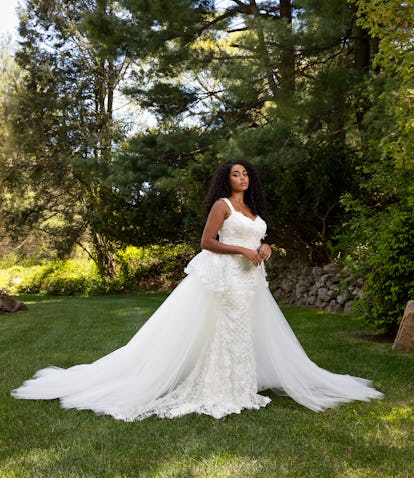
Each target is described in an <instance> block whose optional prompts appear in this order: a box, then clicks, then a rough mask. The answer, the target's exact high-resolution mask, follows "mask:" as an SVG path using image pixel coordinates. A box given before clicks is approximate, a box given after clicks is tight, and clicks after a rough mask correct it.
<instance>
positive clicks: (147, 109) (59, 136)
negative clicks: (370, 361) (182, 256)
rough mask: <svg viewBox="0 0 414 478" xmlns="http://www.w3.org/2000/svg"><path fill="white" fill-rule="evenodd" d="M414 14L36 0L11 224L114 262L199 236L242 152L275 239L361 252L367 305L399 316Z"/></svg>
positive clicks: (304, 0)
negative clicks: (216, 192) (206, 200)
mask: <svg viewBox="0 0 414 478" xmlns="http://www.w3.org/2000/svg"><path fill="white" fill-rule="evenodd" d="M412 23H413V12H412V6H411V5H409V4H407V3H404V2H397V1H394V0H393V1H392V2H385V1H384V2H382V1H378V2H375V3H372V2H369V1H365V0H357V1H353V2H349V1H346V0H339V1H338V0H327V1H324V2H319V1H316V0H301V1H296V2H293V1H290V0H280V1H271V2H270V1H259V0H228V1H216V2H214V1H210V0H199V1H191V0H170V1H168V2H157V1H153V2H143V1H141V0H128V1H127V0H124V1H110V0H76V1H72V2H68V1H65V0H37V1H34V0H26V1H25V3H24V5H23V10H22V15H21V27H20V34H21V41H20V44H19V46H18V48H17V53H16V61H17V64H18V65H19V68H20V70H21V72H22V73H21V76H20V77H19V81H18V82H17V83H16V84H15V85H14V86H13V88H11V89H9V90H8V91H7V94H5V95H4V101H3V110H2V111H3V113H4V114H3V126H2V127H3V130H4V128H6V129H7V130H8V131H10V134H8V138H9V139H8V144H9V145H11V146H9V149H10V147H11V148H12V149H13V154H11V153H10V152H7V151H6V150H5V149H3V156H2V161H3V168H2V171H1V173H0V175H1V184H2V185H3V188H6V189H4V191H6V192H7V195H6V196H5V197H6V200H5V201H4V202H3V205H6V206H7V211H8V214H7V218H6V219H5V221H7V227H8V230H9V231H12V230H16V231H18V232H19V233H20V234H21V235H23V236H24V235H25V234H27V231H28V230H31V231H33V229H34V228H37V230H39V231H43V237H46V238H47V240H48V241H49V240H50V238H54V244H55V246H56V247H57V249H56V250H57V251H59V253H60V254H61V255H64V254H66V253H67V252H69V251H70V250H71V247H72V246H73V244H75V243H80V244H82V245H83V246H84V247H86V245H87V244H91V245H92V248H88V250H89V252H90V253H91V255H92V256H93V257H94V259H95V260H96V261H97V263H98V264H99V266H100V270H101V272H102V273H104V274H108V275H110V274H112V273H113V265H112V253H113V252H114V250H115V249H116V248H117V247H119V246H121V245H125V244H133V245H143V244H154V243H160V242H165V241H177V240H178V241H183V240H185V241H190V242H194V243H196V242H197V241H198V238H199V235H200V231H201V227H202V223H203V215H204V212H203V206H202V197H203V195H204V193H205V192H206V188H207V185H208V180H209V178H210V177H211V174H212V172H213V170H214V168H215V167H216V165H217V164H218V163H219V162H221V161H222V160H223V159H226V158H230V157H243V158H247V159H249V160H250V161H252V162H253V163H254V164H255V165H256V167H257V169H258V170H259V173H260V175H261V177H262V178H263V183H264V187H265V189H266V193H267V199H268V221H269V224H270V226H271V227H270V231H269V239H270V240H271V241H272V242H273V243H275V244H276V245H278V246H279V247H280V248H283V249H285V250H286V252H287V254H288V255H289V256H290V257H291V258H298V259H300V260H306V261H310V262H312V263H326V262H327V261H330V260H338V258H339V259H341V260H342V259H344V258H345V261H347V262H352V264H357V265H358V264H360V265H361V267H360V270H361V269H364V273H365V274H368V275H367V277H368V282H367V288H366V292H367V293H366V296H365V299H364V300H365V302H364V303H363V307H364V310H365V313H366V314H367V315H369V316H370V317H372V318H374V317H376V318H375V319H374V320H375V321H376V322H377V323H379V322H378V320H379V316H377V315H378V314H380V312H378V313H377V312H375V310H378V311H380V310H385V309H386V310H389V311H390V314H391V315H389V316H387V317H388V318H387V319H386V321H387V323H392V324H393V325H392V326H390V328H389V329H388V330H391V329H393V328H395V324H396V321H397V320H398V319H397V317H398V315H399V313H400V310H401V307H403V305H404V302H405V301H404V297H407V298H408V297H409V296H411V295H412V294H413V288H412V282H410V280H411V279H410V277H412V272H413V271H412V268H410V267H411V266H409V265H408V264H412V263H413V261H412V257H411V249H410V247H409V246H408V244H411V243H412V236H411V234H412V224H411V222H410V217H411V210H412V205H413V202H412V196H413V194H412V182H411V180H410V178H411V177H412V167H413V166H412V157H413V139H412V138H413V137H414V136H413V134H412V124H413V123H412V121H407V118H412V91H413V88H412V87H413V85H412V74H411V69H410V68H411V65H412V58H411V57H412V52H411V50H410V42H411V41H412V28H411V27H412ZM391 26H392V27H393V28H391ZM121 99H122V101H123V103H125V102H130V105H132V109H131V110H130V116H129V118H125V116H124V117H121V116H119V115H117V114H116V110H117V107H118V105H119V104H120V100H121ZM144 115H145V118H147V119H148V121H146V122H145V121H144V122H143V121H142V117H143V116H144ZM18 198H19V199H18ZM3 209H4V207H3ZM389 224H391V225H392V226H391V227H388V225H389ZM390 230H392V231H394V232H393V234H391V235H390V234H389V231H390ZM396 231H405V232H404V233H402V234H403V236H401V240H400V239H398V240H397V241H396V242H395V244H394V245H393V243H392V241H393V240H394V239H395V237H396V236H397V232H396ZM398 237H400V236H398ZM393 238H394V239H393ZM390 241H391V242H390ZM394 246H395V247H394ZM391 250H393V251H395V252H393V253H391V252H390V253H389V255H387V254H386V251H391ZM403 258H404V259H403ZM386 264H390V265H391V264H393V265H395V268H397V269H398V270H400V271H403V272H401V274H400V276H399V277H400V279H398V280H399V281H400V282H399V284H398V285H397V284H396V283H395V282H393V279H391V278H389V279H387V278H386V277H388V276H389V277H391V276H393V277H394V276H395V270H396V269H395V268H391V267H389V266H387V265H386ZM387 271H388V272H387ZM387 274H388V276H387ZM390 281H391V282H390ZM379 284H382V285H381V286H380V285H379ZM377 285H378V288H377V289H376V287H377ZM387 291H388V292H390V293H389V294H388V292H387ZM391 291H392V292H391ZM380 297H382V298H383V299H380ZM384 298H385V299H384ZM381 300H382V302H381ZM384 300H385V302H384ZM397 302H398V303H399V305H398V306H397ZM376 314H377V315H376ZM392 314H394V315H392ZM386 328H387V327H384V329H386Z"/></svg>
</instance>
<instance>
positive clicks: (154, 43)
mask: <svg viewBox="0 0 414 478" xmlns="http://www.w3.org/2000/svg"><path fill="white" fill-rule="evenodd" d="M125 5H126V8H127V9H128V11H129V15H128V16H125V18H120V17H118V18H114V19H112V20H113V26H112V31H115V30H116V34H113V35H109V36H108V35H107V33H108V30H107V28H105V29H101V31H100V30H99V28H98V29H96V28H95V29H94V34H95V35H96V36H97V38H99V40H100V41H102V42H104V43H106V44H107V45H110V46H111V47H112V48H121V49H123V51H125V52H128V55H129V56H130V57H131V60H132V61H133V62H137V63H138V68H136V69H135V71H134V73H133V76H132V81H133V84H132V85H131V86H130V87H129V88H128V90H127V93H128V94H129V95H130V96H131V97H132V98H133V99H135V100H136V101H137V102H138V103H139V104H140V105H141V106H145V107H147V108H150V109H151V111H152V112H153V113H154V114H155V116H156V117H157V126H156V130H157V132H156V133H155V135H154V132H153V131H149V132H148V140H149V142H151V140H150V138H154V137H155V136H157V135H158V134H159V136H158V137H159V138H162V143H163V144H165V143H166V142H168V139H167V138H168V137H170V141H169V142H170V144H172V143H173V142H176V144H177V145H183V144H186V146H185V149H184V150H182V151H179V150H178V148H174V147H172V148H171V149H170V153H169V154H168V159H167V156H166V155H164V154H162V153H161V154H159V155H157V153H156V157H157V161H154V162H153V168H152V169H153V171H154V173H155V176H157V173H156V172H155V171H156V169H157V168H159V172H162V174H163V175H164V178H163V180H162V181H160V180H159V178H160V176H159V177H158V179H156V180H155V181H154V182H152V181H149V182H147V183H146V185H147V187H148V190H149V189H151V191H152V193H155V194H160V195H162V194H163V193H164V192H166V191H167V190H168V191H169V194H170V198H172V197H174V198H175V199H177V198H179V197H181V203H180V204H181V206H180V207H181V209H180V210H181V211H182V210H183V207H184V209H186V208H187V209H188V210H195V209H197V208H196V206H195V205H194V204H192V203H191V201H192V197H193V196H192V195H191V194H190V195H184V200H182V198H183V195H182V187H181V186H182V184H183V183H182V181H181V182H179V181H178V182H177V178H181V179H184V178H185V180H186V181H187V182H186V189H187V190H192V191H198V192H200V191H202V189H203V188H200V185H199V183H198V182H197V180H196V179H195V177H196V176H195V175H196V174H197V173H196V171H197V168H198V166H201V167H202V166H203V161H204V159H205V164H204V167H205V168H206V171H208V172H209V174H211V173H212V169H214V167H215V165H216V164H217V163H218V162H220V161H221V159H222V158H226V157H231V156H238V155H241V156H243V157H246V158H248V159H250V160H252V161H253V162H254V163H255V164H256V165H257V167H258V168H259V170H260V172H261V173H262V176H263V177H264V186H265V189H266V191H267V197H268V199H269V220H270V223H271V224H272V225H273V228H272V229H273V234H272V236H271V238H272V240H274V241H277V243H278V244H279V245H280V246H282V247H285V248H286V249H288V250H290V251H292V252H293V253H296V254H299V255H301V256H302V257H308V258H310V259H311V260H312V261H313V262H326V261H327V260H329V257H330V254H331V243H332V240H333V236H334V234H335V230H336V228H337V227H338V226H339V225H340V222H341V215H342V214H343V210H342V209H341V205H340V201H339V199H340V197H341V195H342V194H343V193H344V192H346V191H349V190H352V189H353V188H355V187H356V183H357V177H356V175H355V173H354V171H355V170H354V166H355V164H354V162H355V159H356V154H355V149H356V145H355V140H354V138H355V134H356V132H355V124H356V123H357V120H356V119H355V118H357V117H358V112H359V111H361V110H362V109H363V108H368V107H369V104H368V105H366V104H364V100H365V94H364V92H363V91H361V84H363V81H364V78H365V76H366V75H367V74H368V73H369V71H368V70H369V69H370V65H371V56H370V55H371V53H369V55H368V57H367V56H366V55H365V56H364V55H362V52H363V51H365V50H366V49H367V44H368V51H371V50H372V49H373V48H374V44H373V43H372V45H371V44H370V43H369V41H370V40H369V39H368V40H367V38H366V36H364V35H362V33H361V32H362V30H361V31H360V30H358V29H357V28H356V27H355V19H356V11H355V8H354V9H353V8H350V7H349V4H348V2H346V1H340V2H337V1H329V2H323V3H321V2H317V1H313V0H309V1H302V2H295V3H294V2H291V1H287V0H283V1H280V2H272V3H270V2H257V1H249V2H247V1H246V2H243V1H232V2H228V4H227V5H226V7H225V9H224V10H222V11H219V10H218V11H216V10H215V9H214V6H213V4H212V2H192V1H185V2H182V1H171V2H168V7H165V5H164V4H163V5H162V6H161V4H160V3H159V2H151V4H146V3H145V5H144V3H143V2H140V1H138V0H132V1H129V2H128V3H126V4H125ZM172 12H174V15H172ZM138 24H139V25H140V30H139V33H137V25H138ZM93 26H94V27H95V26H96V24H93ZM115 26H116V28H115ZM358 28H359V27H358ZM356 30H358V31H357V32H356ZM105 38H106V39H105ZM364 42H365V43H364ZM367 42H368V43H367ZM364 48H365V50H364ZM370 49H371V50H370ZM138 59H139V60H138ZM197 133H198V136H199V138H200V140H198V141H196V142H195V143H192V144H191V145H190V143H186V140H187V139H188V137H191V138H194V137H195V136H194V134H197ZM146 136H147V135H146V134H145V133H140V134H139V137H137V138H136V140H135V141H131V142H129V145H133V146H132V147H131V148H130V149H129V152H128V153H127V156H128V158H129V161H128V164H130V165H131V169H130V173H131V174H130V175H129V179H130V182H131V184H133V183H134V181H135V179H136V183H137V184H144V183H145V179H143V177H142V174H141V173H140V174H141V176H139V177H136V176H135V173H134V171H145V167H146V166H145V164H146V161H147V160H146V159H145V158H143V156H142V154H141V152H139V151H140V148H141V146H140V147H139V148H138V150H136V148H137V145H138V144H141V145H142V146H143V147H144V145H143V143H145V141H146ZM179 138H183V139H179ZM201 138H202V139H201ZM193 144H194V147H193ZM200 145H202V146H201V148H200V147H199V146H200ZM128 148H129V146H128V145H126V148H125V153H123V154H126V151H127V150H128ZM174 149H175V152H174ZM134 150H136V154H135V153H134ZM183 151H185V154H182V153H183ZM189 151H196V152H197V153H196V154H188V152H189ZM149 155H150V156H151V154H150V153H149ZM214 156H215V157H216V159H215V160H214V159H212V157H214ZM183 158H186V160H183ZM121 163H122V162H121ZM124 166H125V165H123V166H122V167H123V168H124ZM123 171H124V175H126V176H128V174H126V173H125V168H124V170H123ZM189 171H191V172H192V175H190V174H188V173H189ZM193 175H194V176H193ZM155 176H154V177H155ZM165 176H166V177H165ZM174 185H179V186H178V187H175V186H174ZM165 188H166V189H165ZM145 194H147V193H146V192H145V191H144V189H143V188H141V189H140V195H141V198H142V197H144V196H145ZM148 197H150V196H148ZM198 201H200V198H198ZM160 233H161V230H160Z"/></svg>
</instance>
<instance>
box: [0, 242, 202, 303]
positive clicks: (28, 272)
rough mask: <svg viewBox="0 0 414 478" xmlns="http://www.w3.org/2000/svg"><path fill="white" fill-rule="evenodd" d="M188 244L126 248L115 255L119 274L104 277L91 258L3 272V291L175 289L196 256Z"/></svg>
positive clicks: (92, 292) (56, 292)
mask: <svg viewBox="0 0 414 478" xmlns="http://www.w3.org/2000/svg"><path fill="white" fill-rule="evenodd" d="M193 253H194V251H193V249H192V248H191V247H190V246H188V245H186V244H179V245H171V244H169V245H162V246H160V245H158V246H151V247H146V248H137V247H132V246H130V247H126V248H125V249H123V250H119V251H118V252H117V254H116V256H115V262H116V269H117V275H116V276H115V277H102V276H100V275H99V273H98V269H97V267H96V265H95V264H94V262H93V261H92V260H91V259H89V258H87V257H83V258H78V259H69V260H66V261H61V260H55V261H53V262H48V263H46V264H43V265H37V266H30V267H23V266H16V265H14V266H12V267H8V268H5V269H0V289H3V290H5V291H7V292H9V293H12V294H18V293H24V294H50V295H77V294H85V295H100V294H108V293H116V292H123V291H128V290H137V289H149V290H160V289H168V288H171V287H172V286H174V285H175V284H176V283H177V282H178V281H179V280H181V278H182V277H183V274H184V273H183V270H184V267H185V265H186V263H187V262H188V260H189V259H190V257H191V256H192V255H193Z"/></svg>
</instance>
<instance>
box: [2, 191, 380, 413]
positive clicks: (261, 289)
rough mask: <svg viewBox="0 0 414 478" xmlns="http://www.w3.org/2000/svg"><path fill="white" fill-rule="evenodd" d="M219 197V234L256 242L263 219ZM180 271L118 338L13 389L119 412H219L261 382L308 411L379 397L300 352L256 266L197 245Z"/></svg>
mask: <svg viewBox="0 0 414 478" xmlns="http://www.w3.org/2000/svg"><path fill="white" fill-rule="evenodd" d="M224 200H225V201H226V203H227V205H228V207H229V209H230V212H231V214H230V216H229V217H228V218H227V219H226V220H225V221H224V223H223V226H222V228H221V230H220V231H219V238H220V241H221V242H223V243H226V244H233V245H239V246H244V247H248V248H251V249H257V248H258V247H259V246H260V242H261V239H262V238H263V237H264V235H265V232H266V223H265V222H264V221H263V220H262V218H261V217H260V216H257V217H256V218H255V219H251V218H249V217H247V216H245V215H243V214H242V213H241V212H238V211H235V210H234V208H233V206H232V205H231V203H230V201H229V200H228V199H224ZM185 271H186V273H187V277H186V278H185V279H184V280H183V281H182V282H181V283H180V284H179V285H178V287H177V288H176V289H175V290H174V291H173V292H172V293H171V294H170V295H169V296H168V298H167V299H166V300H165V301H164V303H163V304H161V306H160V307H159V308H158V310H157V311H156V312H155V313H154V314H153V315H152V317H151V318H150V319H149V320H148V321H147V322H146V323H145V324H144V326H143V327H142V328H141V329H140V330H139V331H138V332H137V334H136V335H135V336H134V337H133V338H132V339H131V340H130V342H129V343H127V344H126V345H125V346H123V347H121V348H120V349H118V350H115V351H114V352H112V353H110V354H109V355H106V356H105V357H103V358H101V359H99V360H97V361H95V362H93V363H91V364H83V365H76V366H73V367H71V368H69V369H62V368H57V367H48V368H45V369H43V370H40V371H38V372H37V373H36V375H35V376H34V378H33V379H31V380H28V381H26V382H25V383H24V384H23V385H22V386H21V387H19V388H18V389H16V390H13V392H12V395H13V396H14V397H16V398H23V399H55V398H59V399H60V403H61V405H62V407H64V408H76V409H90V410H93V411H95V412H96V413H98V414H108V415H112V416H113V417H115V418H117V419H121V420H125V421H133V420H141V419H143V418H146V417H148V416H150V415H158V416H159V417H168V418H171V417H177V416H182V415H184V414H187V413H192V412H196V413H202V414H207V415H211V416H213V417H215V418H221V417H224V416H225V415H228V414H230V413H240V412H241V410H242V409H257V408H259V407H264V406H266V405H267V404H268V403H269V402H270V398H268V397H266V396H263V395H260V394H259V393H258V391H261V390H265V389H273V390H275V391H276V392H277V393H279V394H285V395H288V396H290V397H292V398H293V399H294V400H296V401H297V402H299V403H301V404H302V405H304V406H306V407H308V408H310V409H312V410H315V411H321V410H324V409H326V408H328V407H335V406H337V405H339V404H340V403H343V402H349V401H352V400H364V401H368V400H370V399H372V398H382V397H383V395H382V394H381V393H380V392H378V391H377V390H375V389H374V388H372V386H371V382H369V381H368V380H364V379H361V378H358V377H353V376H349V375H339V374H334V373H331V372H328V371H327V370H324V369H322V368H319V367H318V366H317V365H316V364H315V363H313V362H312V361H311V360H310V359H309V358H308V356H307V355H306V353H305V352H304V350H303V349H302V347H301V345H300V344H299V342H298V340H297V339H296V337H295V335H294V333H293V332H292V330H291V328H290V327H289V325H288V323H287V321H286V319H285V318H284V316H283V314H282V312H281V311H280V309H279V307H278V305H277V304H276V302H275V300H274V299H273V297H272V295H271V293H270V291H269V289H268V287H267V282H266V278H265V274H264V269H263V266H259V267H255V266H254V265H253V264H252V263H251V262H250V261H249V260H248V259H246V258H245V257H244V256H242V255H236V254H217V253H213V252H210V251H207V250H203V251H201V252H200V253H199V254H198V255H196V256H195V257H194V258H193V259H192V260H191V261H190V263H189V264H188V266H187V268H186V269H185Z"/></svg>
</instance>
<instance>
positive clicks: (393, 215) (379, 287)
mask: <svg viewBox="0 0 414 478" xmlns="http://www.w3.org/2000/svg"><path fill="white" fill-rule="evenodd" d="M413 244H414V216H413V213H412V211H411V210H402V211H401V210H398V209H397V208H395V209H392V210H390V211H388V213H387V215H386V217H385V220H382V221H381V227H380V228H379V230H378V236H377V238H376V241H375V246H376V248H375V250H374V252H373V253H372V254H371V255H370V256H369V258H368V265H369V267H370V269H369V271H368V273H367V275H366V280H365V286H364V296H363V298H362V299H361V300H360V301H359V302H358V303H357V304H356V306H357V309H358V310H359V311H360V312H362V313H363V315H364V316H365V318H366V320H367V322H368V323H369V324H370V325H372V326H373V327H374V328H375V329H376V330H377V331H378V332H383V333H387V334H390V335H391V334H392V335H394V334H395V333H396V332H397V329H398V325H399V323H400V320H401V317H402V314H403V311H404V307H405V305H406V302H407V301H408V300H409V299H414V247H413Z"/></svg>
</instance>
